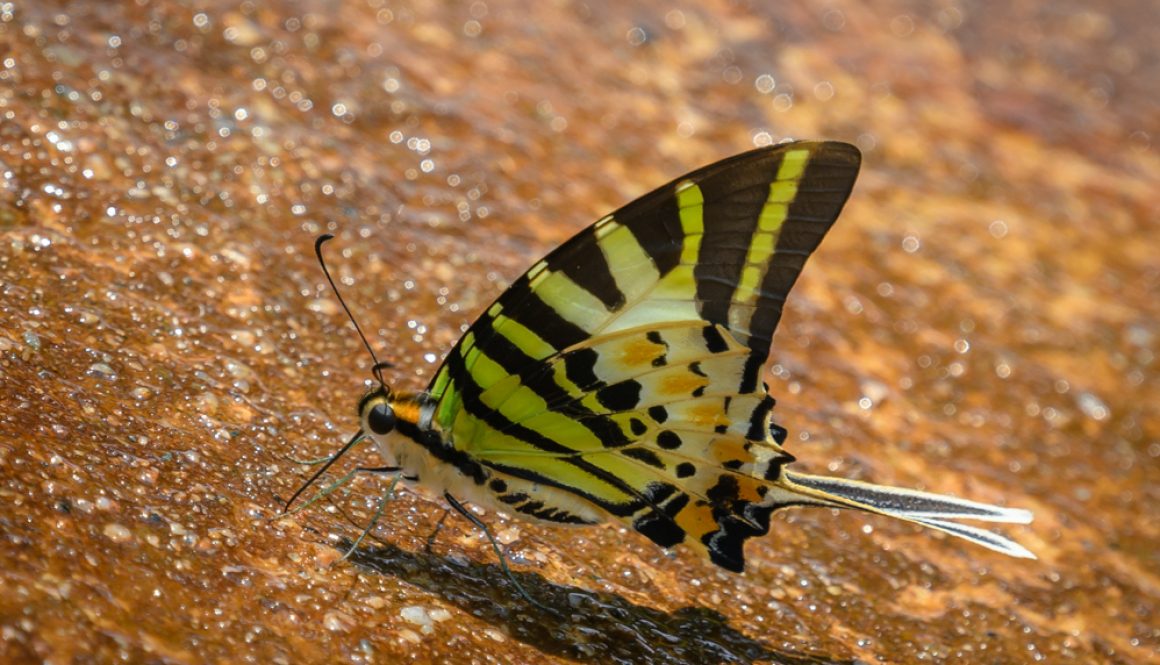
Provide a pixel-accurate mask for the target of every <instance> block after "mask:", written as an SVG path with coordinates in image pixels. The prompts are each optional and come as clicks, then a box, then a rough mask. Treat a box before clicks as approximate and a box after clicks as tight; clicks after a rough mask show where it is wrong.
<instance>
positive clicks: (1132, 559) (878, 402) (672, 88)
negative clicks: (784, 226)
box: [0, 0, 1160, 663]
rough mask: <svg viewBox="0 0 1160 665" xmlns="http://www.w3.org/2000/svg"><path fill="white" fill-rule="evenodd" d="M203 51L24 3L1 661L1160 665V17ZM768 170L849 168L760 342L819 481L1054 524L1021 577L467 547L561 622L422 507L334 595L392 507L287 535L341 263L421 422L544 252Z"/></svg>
mask: <svg viewBox="0 0 1160 665" xmlns="http://www.w3.org/2000/svg"><path fill="white" fill-rule="evenodd" d="M182 4H193V5H196V8H194V9H191V8H188V7H181V6H177V3H165V2H150V1H149V0H137V1H136V2H128V1H126V2H109V3H97V2H93V3H87V4H84V5H82V4H81V3H63V2H61V3H55V2H45V1H40V2H22V1H18V2H0V279H2V284H0V386H2V391H0V543H2V544H0V584H2V588H3V591H2V593H0V661H4V662H24V661H36V660H44V661H47V662H52V663H68V662H86V661H98V662H106V661H113V660H127V661H132V662H149V661H151V662H172V663H197V662H220V663H226V662H230V663H233V662H244V661H247V660H248V661H250V662H304V663H309V662H322V661H331V660H335V661H350V662H379V663H391V662H399V661H403V660H407V661H415V662H443V661H452V662H500V663H510V662H529V663H540V662H563V661H571V660H578V661H588V662H596V663H607V662H656V663H677V662H694V663H702V662H744V663H748V662H766V661H772V662H779V663H822V662H879V661H881V662H898V663H905V662H956V663H957V662H975V663H1022V662H1039V661H1044V662H1051V663H1069V662H1076V663H1091V662H1108V663H1147V662H1153V663H1155V662H1160V657H1158V656H1157V649H1158V648H1160V628H1158V626H1160V619H1158V618H1157V615H1156V614H1157V607H1158V604H1160V574H1158V571H1160V554H1158V552H1160V520H1158V519H1157V517H1156V505H1157V501H1158V500H1160V490H1158V483H1157V481H1158V480H1160V474H1158V470H1160V429H1158V427H1160V426H1158V425H1157V422H1158V416H1160V413H1158V410H1160V409H1158V407H1157V404H1160V379H1158V374H1157V368H1156V365H1157V359H1156V354H1157V352H1158V350H1160V337H1158V335H1160V308H1158V307H1157V305H1156V296H1157V293H1158V292H1160V291H1158V282H1160V262H1158V260H1157V253H1156V244H1155V243H1156V237H1157V233H1158V232H1160V220H1158V219H1157V212H1156V211H1157V209H1158V206H1160V194H1158V191H1160V156H1158V154H1157V140H1158V137H1160V107H1158V106H1157V102H1156V97H1155V94H1156V89H1157V88H1158V87H1160V55H1158V48H1157V43H1158V41H1160V34H1158V29H1157V23H1156V21H1155V17H1154V16H1152V13H1153V11H1154V7H1151V6H1150V3H1149V2H1147V0H1138V1H1135V2H1133V1H1129V0H1120V1H1118V2H1113V3H1104V4H1103V6H1102V8H1101V9H1099V10H1094V9H1090V8H1087V9H1084V8H1083V7H1082V6H1081V3H1078V2H1069V1H1065V2H1062V3H1060V2H1042V3H1029V2H1022V1H1020V0H1015V1H1014V2H1006V3H1001V4H1000V3H985V7H986V10H985V11H984V3H981V2H959V1H957V0H948V1H946V2H938V3H932V4H931V5H927V4H925V3H909V2H890V3H875V7H876V9H875V10H873V11H871V10H868V9H866V8H864V7H863V6H862V3H860V2H856V1H853V0H849V1H847V0H837V1H835V2H816V3H810V2H803V3H793V4H792V5H789V6H780V7H778V9H777V11H774V10H772V9H768V8H766V6H767V4H772V3H765V2H752V3H744V2H742V3H735V2H726V1H723V0H721V1H719V0H709V1H708V2H705V3H701V4H696V5H687V6H685V7H683V8H682V9H674V10H671V11H670V10H669V8H668V7H662V6H661V5H662V4H663V3H652V4H651V6H645V5H641V6H633V7H630V5H635V3H623V2H612V1H610V0H593V1H591V2H588V3H575V2H563V1H561V2H546V3H540V2H526V3H522V4H521V5H519V6H500V3H495V4H485V3H484V2H475V3H474V4H470V3H466V2H465V3H437V2H428V1H419V2H414V3H406V2H401V3H395V2H388V1H387V0H350V1H349V2H345V1H344V2H339V1H338V0H334V1H332V2H324V1H321V0H317V1H312V0H303V1H299V2H294V1H286V2H265V1H263V2H256V1H255V2H242V3H236V2H229V1H226V0H201V1H200V2H198V3H182ZM778 4H779V5H781V4H782V3H778ZM785 136H795V137H828V138H836V139H844V140H848V141H853V142H856V143H857V144H858V145H860V146H861V147H862V148H863V150H864V151H865V153H866V164H865V167H864V171H863V176H862V179H861V180H860V182H859V184H858V186H857V188H856V189H855V192H854V196H853V199H852V200H851V203H850V205H849V206H848V207H847V211H846V214H845V216H844V218H843V219H842V220H841V221H840V222H839V224H838V225H837V226H836V228H835V231H834V232H833V234H832V235H831V237H830V238H828V239H827V241H826V243H825V245H824V247H823V248H822V250H821V251H820V253H819V255H818V256H817V257H816V258H815V260H814V261H813V262H812V263H811V265H810V266H809V268H808V269H807V270H806V272H805V275H804V277H803V280H802V282H801V283H800V285H799V287H798V289H797V291H796V298H795V299H794V300H793V301H792V302H791V308H790V311H789V313H788V315H787V317H786V318H785V320H784V324H783V327H782V329H781V330H780V331H779V333H778V336H777V340H776V345H775V350H774V356H775V358H776V359H777V362H778V363H779V364H778V365H777V366H776V367H775V368H774V372H775V375H774V376H773V377H772V378H771V379H770V381H771V385H772V387H773V389H774V392H775V393H776V395H777V396H779V397H780V405H779V410H778V414H780V421H781V422H783V423H784V424H785V425H787V426H788V427H789V428H790V430H791V432H793V433H794V435H795V437H797V438H794V439H793V440H792V448H791V449H792V451H793V452H794V453H796V454H797V455H798V456H799V457H800V458H801V460H802V463H801V466H802V467H804V468H807V469H814V470H819V471H828V472H832V473H835V474H839V475H843V476H848V477H859V478H867V479H873V480H875V481H879V482H887V483H894V484H900V485H907V486H922V487H926V488H930V489H935V490H939V491H945V492H955V493H959V494H963V495H969V496H971V497H975V498H978V499H981V500H985V501H1000V502H1006V503H1009V504H1011V505H1018V506H1024V507H1027V508H1031V509H1033V510H1034V511H1035V513H1036V516H1037V519H1036V521H1035V523H1034V524H1033V525H1031V526H1030V527H1026V528H1024V527H1013V528H1010V529H1008V530H1007V532H1008V533H1010V534H1012V535H1014V536H1016V537H1017V538H1018V539H1019V540H1020V541H1022V542H1023V543H1025V544H1026V545H1028V546H1029V547H1030V548H1031V549H1033V550H1034V551H1036V552H1037V553H1038V554H1039V555H1040V557H1041V559H1040V560H1039V561H1035V562H1027V561H1015V560H1009V559H1006V558H1002V557H1000V556H998V555H993V554H991V553H989V552H986V551H983V550H980V549H976V548H971V547H969V546H966V545H963V544H962V543H960V542H950V541H948V540H947V539H945V538H941V537H938V536H936V535H932V534H930V533H927V532H920V531H919V530H917V529H916V528H912V527H909V526H907V525H903V524H896V523H888V522H887V521H883V520H867V519H866V518H864V517H862V516H858V515H832V514H830V513H829V512H825V511H813V512H797V513H792V514H784V515H779V516H778V517H777V518H776V519H775V521H774V522H775V529H776V534H775V535H773V536H770V537H767V538H765V539H763V540H761V541H760V542H753V543H750V546H749V550H748V551H749V556H750V561H751V564H750V568H751V570H750V571H749V572H748V573H747V574H746V575H745V576H735V575H732V574H728V573H724V572H721V571H718V570H716V569H714V568H713V567H712V566H710V565H709V564H707V563H705V562H702V561H700V560H696V559H694V558H693V557H691V556H689V555H688V554H687V553H685V552H678V553H676V554H675V555H666V554H665V553H663V552H662V551H660V550H659V549H658V548H656V547H654V546H653V545H652V544H651V543H649V542H647V541H645V540H644V539H643V538H640V537H637V536H635V535H628V534H626V533H624V532H622V531H618V530H617V529H615V528H612V527H608V528H596V529H588V530H577V531H572V530H551V529H541V528H537V527H530V526H527V525H525V524H518V523H512V522H508V521H506V520H504V519H502V518H500V517H497V516H495V515H485V516H484V518H485V519H486V520H488V521H489V522H490V523H492V524H493V525H494V526H495V528H496V530H497V531H498V532H499V534H500V537H501V539H503V541H504V542H505V543H506V546H507V548H508V550H509V552H510V554H511V556H512V557H513V560H514V562H515V567H516V571H517V572H516V574H517V575H518V577H519V579H520V581H521V582H522V583H523V584H524V585H525V586H527V587H528V588H529V589H530V590H531V592H532V593H533V594H534V595H535V596H537V597H538V598H540V599H541V600H543V601H544V602H546V603H549V604H551V605H552V606H554V607H556V608H559V616H552V615H550V614H545V613H542V612H540V611H539V610H537V609H536V608H535V607H533V606H531V605H529V604H528V603H526V602H525V601H523V600H521V599H520V598H519V597H517V596H515V595H514V594H513V593H512V590H511V587H510V585H509V584H508V583H507V582H506V580H505V579H504V578H503V577H502V575H500V573H499V571H498V570H497V567H496V565H495V559H494V557H493V556H492V554H491V552H490V550H489V549H488V548H487V546H486V543H485V542H483V541H481V539H480V538H479V537H478V535H477V534H475V533H473V532H472V530H471V529H470V528H469V527H467V526H465V525H464V524H463V523H462V521H461V520H450V521H449V522H448V525H447V527H446V528H445V529H444V530H443V531H442V532H441V533H440V534H439V535H438V537H437V538H436V539H435V540H434V542H433V543H432V544H431V546H430V548H427V547H426V540H427V536H428V534H429V533H430V532H431V530H432V528H433V526H434V524H435V522H436V520H437V519H438V518H439V516H440V514H441V510H440V508H439V506H438V505H437V504H435V503H431V502H428V501H425V500H422V499H420V498H418V497H417V496H415V495H413V494H409V493H404V495H403V496H402V498H400V499H399V500H398V501H397V502H395V503H393V504H391V505H390V509H389V511H388V514H387V516H386V517H385V519H384V520H383V522H382V525H381V526H380V527H379V528H378V529H377V530H376V531H375V532H374V536H375V538H376V539H377V540H378V542H376V543H373V544H371V545H370V548H369V549H367V550H364V551H363V552H362V553H361V554H360V555H359V557H358V565H356V564H355V563H352V562H350V561H339V560H338V552H337V550H336V546H337V545H338V544H339V542H340V540H341V539H342V538H347V537H352V536H354V535H356V534H357V533H358V528H359V525H362V524H365V523H366V521H367V519H369V516H370V513H371V512H372V507H373V505H374V497H375V496H376V491H378V490H379V489H380V488H381V481H380V480H379V479H376V478H365V479H362V480H360V481H358V482H357V483H356V484H355V487H354V491H353V493H351V494H344V495H342V496H340V497H337V498H336V499H335V500H334V501H333V504H332V505H331V506H328V507H326V508H322V507H319V508H318V509H316V510H312V511H310V512H307V513H303V514H301V515H298V516H296V517H294V518H281V519H279V518H278V517H277V516H278V511H279V500H280V498H285V497H287V496H288V495H289V494H290V492H292V491H293V489H294V488H295V487H296V486H297V485H298V484H299V483H300V482H301V480H302V478H303V476H304V474H305V473H306V470H305V469H303V468H302V467H300V466H298V465H296V464H294V463H293V462H292V461H291V458H301V457H309V456H317V455H321V454H325V453H326V452H328V451H330V450H332V449H333V448H334V447H335V446H336V445H337V444H338V443H340V442H341V441H342V440H343V439H344V437H345V436H346V435H349V433H350V432H351V431H352V429H353V428H354V427H355V420H354V413H353V411H354V402H355V400H356V399H357V396H358V395H359V394H360V393H361V391H362V388H363V381H364V379H365V378H366V377H367V366H368V362H367V359H366V358H365V357H364V354H363V352H362V349H361V348H360V346H359V344H358V341H357V339H356V338H355V337H354V336H353V335H352V334H351V332H350V330H349V329H348V327H347V325H346V323H345V321H344V319H343V317H342V316H341V313H340V312H339V311H338V309H337V307H336V305H335V303H334V301H333V300H332V298H331V296H330V295H329V293H327V291H326V290H325V289H324V288H323V286H324V283H323V281H322V279H321V275H320V273H319V271H318V269H317V266H316V265H315V263H314V260H313V257H312V256H311V251H310V246H311V241H312V239H313V237H314V236H315V235H316V234H317V233H319V232H320V231H321V230H324V229H328V228H329V229H332V230H334V231H335V232H336V233H338V235H339V236H340V238H339V240H338V241H336V242H335V243H334V246H333V249H334V255H333V257H332V262H333V265H334V269H335V270H336V271H337V272H338V273H339V274H340V275H341V277H342V280H343V282H344V284H345V292H346V296H347V298H348V299H349V300H350V301H351V302H352V304H353V305H354V306H355V307H356V308H357V310H358V311H359V312H360V314H361V316H362V318H363V322H364V326H367V327H369V329H370V330H371V331H372V341H373V342H374V343H375V345H376V346H377V347H379V348H380V349H383V350H384V352H383V353H384V354H385V355H386V356H388V357H389V358H391V359H392V360H395V361H397V363H398V365H399V369H398V370H397V371H396V372H395V374H394V377H395V379H396V380H397V383H398V385H404V386H408V387H418V386H421V385H423V384H425V382H426V381H427V380H428V379H429V377H430V375H431V373H432V371H433V369H434V368H435V362H437V359H438V357H439V355H440V354H441V353H442V352H444V351H445V350H446V349H448V348H449V346H450V345H451V344H452V343H453V342H454V340H455V338H456V337H457V335H458V333H459V330H460V329H461V326H463V325H464V324H465V323H467V322H468V321H470V319H471V318H472V316H473V315H474V314H475V313H476V312H478V311H479V310H480V309H481V308H482V307H483V306H485V305H486V304H487V302H489V300H490V299H491V298H493V297H494V296H495V295H497V293H498V291H499V289H500V288H501V287H502V286H503V284H504V283H506V282H507V281H508V280H510V279H512V278H513V277H514V276H515V275H517V274H518V273H519V271H520V270H522V269H523V268H524V267H526V266H527V265H529V264H530V263H531V262H532V261H534V260H535V259H536V258H538V257H539V256H540V255H541V254H542V253H543V252H545V251H546V250H547V249H549V248H550V247H552V246H553V245H554V244H555V243H557V242H559V241H561V240H563V239H565V238H566V237H567V236H569V235H570V234H571V233H573V232H575V231H576V230H578V229H580V228H581V227H582V226H584V225H585V224H587V223H589V222H590V221H591V220H593V219H595V218H596V217H597V216H599V215H601V214H603V213H604V212H607V211H608V210H610V209H612V208H614V207H615V206H617V205H618V204H620V203H623V202H625V201H627V200H628V199H630V198H631V197H633V196H636V195H638V194H641V193H643V192H644V191H646V190H647V189H649V188H651V187H652V186H655V185H658V184H660V183H661V182H663V181H666V180H667V179H669V178H671V177H674V176H676V175H679V174H681V173H683V172H685V171H686V170H689V169H692V168H693V167H696V166H699V165H701V164H702V163H705V162H707V161H710V160H713V159H715V158H719V157H723V156H726V155H728V154H731V153H735V152H739V151H741V150H744V149H746V148H748V147H751V146H752V145H753V144H754V143H755V142H763V141H768V140H770V139H772V140H778V139H780V138H782V137H785ZM340 248H341V251H340ZM376 331H377V332H376ZM864 525H865V526H864Z"/></svg>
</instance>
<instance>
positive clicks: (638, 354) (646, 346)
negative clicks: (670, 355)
mask: <svg viewBox="0 0 1160 665" xmlns="http://www.w3.org/2000/svg"><path fill="white" fill-rule="evenodd" d="M667 350H668V349H666V348H665V346H664V345H663V344H655V343H653V342H650V341H649V340H647V339H640V338H637V339H633V340H630V341H629V342H628V343H627V344H625V345H624V346H623V347H622V348H621V349H620V362H622V363H624V364H625V365H628V366H629V367H634V366H637V365H651V364H652V361H654V360H656V359H657V358H660V357H661V356H663V355H664V354H665V351H667Z"/></svg>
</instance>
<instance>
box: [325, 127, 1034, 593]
mask: <svg viewBox="0 0 1160 665" xmlns="http://www.w3.org/2000/svg"><path fill="white" fill-rule="evenodd" d="M860 164H861V154H860V153H859V151H858V149H857V148H855V147H854V146H852V145H849V144H845V143H839V142H831V141H820V142H810V141H803V142H793V143H783V144H779V145H775V146H768V147H764V148H759V149H756V150H752V151H749V152H746V153H743V154H739V155H736V156H734V157H730V158H728V159H725V160H722V161H719V162H716V163H714V164H710V165H708V166H705V167H703V168H701V169H698V170H696V171H693V172H692V173H690V174H688V175H685V176H682V177H680V178H677V179H676V180H674V181H673V182H671V183H669V184H667V185H665V186H663V187H660V188H659V189H656V190H655V191H653V192H651V193H649V194H646V195H645V196H643V197H641V198H639V199H637V200H635V201H633V202H632V203H629V204H628V205H626V206H624V207H623V208H621V209H620V210H617V211H616V212H614V213H612V214H610V215H608V216H606V217H604V218H602V219H600V220H599V221H597V222H596V223H595V224H593V225H592V226H589V227H588V228H586V229H584V230H583V231H581V232H580V233H578V234H577V235H576V236H574V237H573V238H572V239H570V240H568V241H567V242H565V243H564V244H563V245H561V246H560V247H559V248H557V249H556V250H555V251H553V252H551V253H550V254H548V256H547V257H545V258H544V259H543V260H541V261H539V262H538V263H536V264H535V265H534V266H532V268H531V269H530V270H528V271H527V272H526V273H524V275H523V276H521V277H519V278H518V279H517V280H515V282H514V283H512V285H511V286H510V287H509V288H508V289H507V290H506V291H505V292H504V293H503V294H502V295H501V296H500V297H499V298H498V299H497V300H496V301H495V302H494V303H493V304H492V305H491V306H490V307H488V309H487V310H486V311H485V312H484V313H483V314H482V315H481V316H480V317H479V319H478V320H477V321H476V322H475V323H474V324H472V325H471V327H470V328H469V329H468V330H467V332H466V333H465V334H464V335H463V337H462V338H461V339H460V340H459V342H458V343H457V344H456V345H455V347H454V348H453V349H452V350H451V352H450V353H449V354H448V355H447V357H446V359H445V360H444V362H443V365H442V366H441V367H440V369H439V370H438V372H437V373H436V374H435V376H434V378H433V380H432V381H431V383H430V385H429V386H428V387H427V389H426V390H424V391H422V392H404V391H395V390H392V389H390V388H389V387H388V386H387V383H386V382H385V381H384V380H383V376H382V372H381V370H382V369H383V367H384V366H385V364H382V363H378V362H377V360H376V365H375V371H374V373H375V377H376V379H377V381H378V385H377V386H375V387H374V388H373V389H371V390H370V391H369V392H368V393H367V394H366V395H365V396H364V397H363V398H362V400H361V401H360V402H359V406H358V412H359V424H360V429H359V432H358V434H357V435H356V436H355V437H354V438H353V439H351V443H349V444H348V445H347V448H349V447H350V446H351V445H353V444H355V443H356V442H358V441H360V440H362V439H363V438H364V437H368V438H369V439H371V440H373V441H374V443H375V444H377V447H378V450H379V452H380V454H381V455H382V456H383V457H384V458H385V459H389V460H394V461H395V462H397V465H395V466H391V467H386V470H390V471H397V472H399V473H401V474H402V476H403V477H405V478H407V479H409V480H412V481H414V482H417V483H419V484H420V485H422V486H424V487H426V488H428V489H432V490H435V491H437V492H440V493H442V494H443V496H444V497H445V498H446V499H447V500H448V501H449V502H450V503H451V505H452V506H453V507H455V508H456V509H457V510H459V511H460V512H461V513H463V514H464V515H465V516H467V517H468V518H469V519H472V521H473V522H475V523H476V524H477V525H479V526H483V525H482V523H481V522H479V521H478V520H477V519H475V518H474V516H473V515H471V514H470V513H468V512H467V511H465V510H464V509H463V507H462V502H463V501H466V502H470V503H473V504H477V505H479V506H482V507H485V508H488V509H492V510H497V511H502V512H505V513H508V514H512V515H516V516H519V517H524V518H528V519H531V520H535V521H538V522H542V523H548V524H568V525H590V524H597V523H600V522H604V521H609V520H611V521H614V522H618V523H620V524H623V525H625V526H627V527H630V528H632V529H633V530H635V531H636V532H638V533H640V534H642V535H643V536H645V537H646V538H648V539H649V540H652V541H653V542H654V543H656V544H657V545H660V546H661V547H664V548H671V547H674V546H677V545H682V546H685V547H687V548H689V549H691V550H692V551H694V552H697V553H699V554H701V555H703V556H705V557H707V558H708V559H709V560H710V561H712V562H713V563H715V564H717V565H718V566H721V567H722V568H725V569H727V570H730V571H736V572H741V571H742V570H743V569H744V567H745V554H744V544H745V541H746V540H747V539H749V538H754V537H758V536H763V535H765V534H767V533H768V532H769V530H770V516H771V514H772V513H773V512H774V511H776V510H778V509H781V508H785V507H789V506H821V507H828V508H850V509H855V510H860V511H863V512H866V513H872V514H877V515H887V516H890V517H895V518H899V519H902V520H906V521H909V522H913V523H917V524H921V525H924V526H927V527H930V528H933V529H936V530H938V531H942V532H944V533H947V534H950V535H952V536H957V537H959V538H962V539H965V540H968V541H971V542H973V543H976V544H979V545H982V546H983V547H987V548H990V549H992V550H995V551H998V552H1002V553H1004V554H1008V555H1011V556H1014V557H1022V558H1035V557H1034V555H1033V554H1032V553H1031V552H1030V551H1029V550H1027V549H1026V548H1024V547H1023V546H1021V545H1019V544H1018V543H1016V542H1014V541H1012V540H1010V539H1008V538H1006V537H1003V536H1000V535H998V534H995V533H992V532H989V531H986V530H983V529H980V528H977V527H973V526H968V525H965V524H960V523H959V522H958V520H962V519H972V520H980V521H985V522H1008V523H1023V524H1025V523H1028V522H1030V521H1031V519H1032V515H1031V513H1030V512H1028V511H1026V510H1020V509H1014V508H1007V507H1000V506H993V505H988V504H984V503H978V502H974V501H968V500H964V499H959V498H955V497H950V496H943V495H939V494H933V493H929V492H919V491H913V490H908V489H898V488H892V487H884V486H880V485H873V484H869V483H865V482H856V481H851V480H844V479H841V478H828V477H821V476H815V475H809V474H805V473H799V472H797V471H795V470H792V469H790V468H789V465H790V463H791V462H793V461H794V457H793V456H792V455H791V454H790V453H789V452H787V451H786V450H785V449H784V448H783V444H784V443H785V440H786V434H787V432H786V430H785V429H784V428H782V427H781V426H779V425H778V424H776V423H775V422H774V421H773V420H772V419H771V415H772V410H773V407H774V399H773V397H772V396H770V395H769V392H768V385H767V384H766V383H765V382H764V381H763V380H762V376H763V369H764V367H765V365H766V361H767V360H768V358H769V354H770V350H771V349H770V347H771V343H772V340H773V334H774V330H775V329H776V328H777V324H778V321H779V320H780V319H781V315H782V310H783V307H784V304H785V301H786V297H787V296H788V294H789V291H790V289H791V287H792V286H793V284H794V282H795V281H796V280H797V278H798V275H799V274H800V272H801V270H802V268H803V266H804V265H805V262H806V259H807V258H809V256H810V254H811V253H812V252H813V251H814V250H815V249H816V248H817V247H818V244H819V243H820V242H821V241H822V238H823V237H824V236H825V234H826V232H827V231H829V229H830V227H831V226H832V225H833V223H834V221H835V219H836V218H837V217H838V214H839V212H840V211H841V210H842V207H843V205H844V204H845V202H846V199H847V197H848V196H849V194H850V191H851V189H852V188H853V185H854V180H855V178H856V177H857V174H858V169H859V167H860ZM326 238H327V237H323V238H320V239H319V243H318V245H316V249H318V250H319V259H320V261H321V251H320V246H321V243H322V242H323V241H324V240H325V239H326ZM323 268H324V270H325V263H323ZM327 277H328V278H329V273H327ZM331 283H332V285H333V281H332V282H331ZM335 290H336V293H337V288H336V289H335ZM343 306H344V307H345V306H346V305H345V303H344V304H343ZM347 311H348V314H349V310H347ZM351 320H352V321H354V317H353V316H352V317H351ZM357 325H358V324H357V322H356V323H355V326H356V328H357ZM360 335H361V331H360ZM363 341H364V343H365V341H366V340H365V337H364V338H363ZM367 348H368V349H370V345H369V344H367ZM371 354H372V356H373V355H374V352H373V350H372V351H371ZM347 448H344V449H343V450H344V451H345V450H346V449H347ZM320 473H321V472H320ZM317 475H318V474H316V476H315V477H317ZM485 529H486V527H485ZM489 535H490V534H489ZM494 544H495V543H494V540H493V546H494ZM496 551H497V552H498V551H499V550H498V547H497V548H496ZM501 560H502V555H501ZM505 570H506V565H505ZM513 581H514V578H513Z"/></svg>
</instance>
